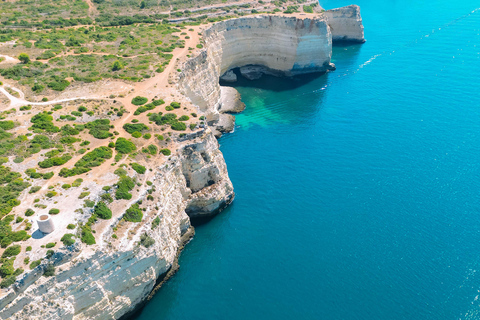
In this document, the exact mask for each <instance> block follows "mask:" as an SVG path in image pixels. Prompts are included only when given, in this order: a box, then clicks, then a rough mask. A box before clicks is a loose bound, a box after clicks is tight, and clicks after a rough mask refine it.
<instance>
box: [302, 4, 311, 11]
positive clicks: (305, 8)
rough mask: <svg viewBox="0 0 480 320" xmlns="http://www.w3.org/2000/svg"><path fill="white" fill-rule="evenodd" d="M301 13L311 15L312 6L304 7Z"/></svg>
mask: <svg viewBox="0 0 480 320" xmlns="http://www.w3.org/2000/svg"><path fill="white" fill-rule="evenodd" d="M303 12H306V13H313V8H312V6H308V5H304V6H303Z"/></svg>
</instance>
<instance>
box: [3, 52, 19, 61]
mask: <svg viewBox="0 0 480 320" xmlns="http://www.w3.org/2000/svg"><path fill="white" fill-rule="evenodd" d="M0 58H5V60H2V61H0V63H20V60H18V59H17V58H15V57H10V56H7V55H5V54H0Z"/></svg>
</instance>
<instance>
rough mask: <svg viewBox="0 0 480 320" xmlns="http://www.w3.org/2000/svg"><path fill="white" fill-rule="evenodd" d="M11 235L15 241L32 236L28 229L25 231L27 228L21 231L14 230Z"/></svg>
mask: <svg viewBox="0 0 480 320" xmlns="http://www.w3.org/2000/svg"><path fill="white" fill-rule="evenodd" d="M9 237H10V239H11V240H12V241H14V242H18V241H23V240H27V239H28V238H30V236H29V235H28V233H27V231H25V230H19V231H16V232H12V233H11V234H10V235H9Z"/></svg>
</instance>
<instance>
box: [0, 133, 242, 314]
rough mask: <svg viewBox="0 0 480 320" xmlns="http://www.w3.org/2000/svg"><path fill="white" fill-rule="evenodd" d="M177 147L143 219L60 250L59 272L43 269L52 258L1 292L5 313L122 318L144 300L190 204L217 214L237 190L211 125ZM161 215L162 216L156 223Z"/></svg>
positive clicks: (178, 238) (197, 211)
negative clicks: (144, 240)
mask: <svg viewBox="0 0 480 320" xmlns="http://www.w3.org/2000/svg"><path fill="white" fill-rule="evenodd" d="M176 154H177V155H176V156H173V157H172V158H171V159H170V160H169V161H168V162H167V163H166V164H164V165H163V166H162V167H159V168H157V171H156V173H155V177H154V178H153V179H152V182H153V186H154V187H155V191H154V192H153V193H152V195H153V196H154V197H155V199H158V201H156V202H155V203H153V204H152V205H151V206H149V208H148V209H147V211H145V212H144V216H143V219H142V222H140V223H129V222H119V221H118V220H117V221H112V222H111V223H112V226H116V227H119V229H120V228H121V224H122V223H123V224H124V226H123V228H124V229H125V230H124V232H123V233H120V232H117V235H118V236H119V239H118V240H119V241H118V242H115V243H116V244H115V245H112V244H111V243H110V242H111V240H110V239H111V235H112V232H113V231H110V232H106V233H105V234H104V235H103V239H101V240H102V241H99V240H100V239H97V243H98V244H97V245H94V246H85V245H84V244H81V243H78V242H77V244H76V245H75V246H73V247H69V248H63V249H61V250H58V251H57V252H56V253H55V255H54V256H53V258H52V261H53V263H54V265H55V267H56V275H55V277H44V276H42V275H43V270H44V268H45V266H46V263H47V262H46V261H45V262H44V263H43V264H41V265H40V266H38V267H36V268H35V269H34V270H32V271H27V272H26V273H25V274H23V275H22V277H21V279H20V280H19V281H17V282H16V283H15V284H14V285H13V287H11V288H10V290H9V292H8V293H7V294H6V295H5V296H3V298H2V299H0V319H7V318H9V319H42V320H45V319H62V320H64V319H118V318H120V317H121V316H122V315H124V314H126V313H128V312H131V311H132V310H133V309H134V308H135V307H136V306H137V305H138V304H139V303H141V302H142V301H143V300H144V299H145V298H146V297H147V296H148V294H149V293H150V292H151V291H152V289H153V288H154V285H155V282H156V280H157V279H158V277H159V276H160V275H162V274H165V273H166V272H167V271H168V270H169V269H170V268H171V266H172V264H173V263H174V261H175V258H176V256H177V254H178V252H177V251H178V249H179V246H180V245H181V244H182V241H183V240H184V239H185V235H186V234H187V235H188V234H190V231H188V230H189V228H190V219H189V216H188V215H187V213H186V210H187V212H191V214H192V216H199V215H201V214H212V213H214V212H218V211H219V210H221V209H223V208H224V207H225V206H227V205H228V204H229V203H230V202H231V201H232V200H233V197H234V193H233V187H232V184H231V182H230V179H229V178H228V173H227V169H226V165H225V161H224V159H223V156H222V153H221V152H220V150H219V149H218V142H217V141H216V139H215V138H214V136H213V134H212V132H211V131H210V130H209V129H207V130H204V131H201V132H197V133H194V134H191V135H190V136H187V137H186V138H185V141H184V144H182V146H181V147H180V148H179V150H177V153H176ZM187 181H188V182H187ZM146 194H147V192H144V193H143V196H141V197H140V198H138V199H135V201H137V200H141V199H142V197H146ZM132 201H133V200H132ZM132 203H133V202H132ZM155 207H156V208H155ZM156 217H159V218H160V223H159V224H158V226H157V227H155V228H153V229H152V222H153V220H154V219H155V218H156ZM144 233H147V234H148V235H149V236H150V237H151V238H153V239H154V240H155V243H154V244H153V245H152V246H150V247H148V248H146V247H144V246H142V245H139V240H140V236H141V235H142V234H144ZM100 243H102V244H100Z"/></svg>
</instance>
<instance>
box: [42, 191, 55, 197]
mask: <svg viewBox="0 0 480 320" xmlns="http://www.w3.org/2000/svg"><path fill="white" fill-rule="evenodd" d="M56 195H57V193H56V192H55V191H48V192H47V193H46V194H45V196H47V197H48V198H53V197H55V196H56Z"/></svg>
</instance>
